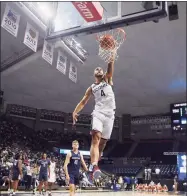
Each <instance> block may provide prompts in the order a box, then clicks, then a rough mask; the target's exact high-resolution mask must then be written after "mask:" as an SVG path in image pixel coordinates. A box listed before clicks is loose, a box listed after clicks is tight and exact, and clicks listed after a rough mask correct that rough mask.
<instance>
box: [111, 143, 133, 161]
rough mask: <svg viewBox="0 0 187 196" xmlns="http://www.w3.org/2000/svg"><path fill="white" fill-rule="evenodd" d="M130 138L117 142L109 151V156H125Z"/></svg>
mask: <svg viewBox="0 0 187 196" xmlns="http://www.w3.org/2000/svg"><path fill="white" fill-rule="evenodd" d="M132 143H133V142H132V140H126V141H124V143H122V144H117V145H116V146H115V147H114V148H113V149H112V151H111V152H110V153H109V155H108V156H109V157H125V156H126V154H127V152H128V151H129V149H130V147H131V145H132Z"/></svg>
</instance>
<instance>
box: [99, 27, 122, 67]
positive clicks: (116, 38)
mask: <svg viewBox="0 0 187 196" xmlns="http://www.w3.org/2000/svg"><path fill="white" fill-rule="evenodd" d="M104 36H112V38H113V43H112V45H110V46H108V47H106V48H109V49H104V48H102V47H101V44H100V42H101V40H102V38H103V37H104ZM125 39H126V33H125V31H124V30H123V29H121V28H117V29H112V30H110V31H105V32H101V33H97V38H96V40H97V41H98V42H99V54H98V55H99V56H100V57H101V59H102V60H104V61H105V62H106V63H109V62H110V61H111V56H113V55H114V54H115V59H114V60H117V58H118V55H117V50H118V49H119V47H120V46H121V44H122V43H123V42H124V41H125ZM106 45H107V42H106Z"/></svg>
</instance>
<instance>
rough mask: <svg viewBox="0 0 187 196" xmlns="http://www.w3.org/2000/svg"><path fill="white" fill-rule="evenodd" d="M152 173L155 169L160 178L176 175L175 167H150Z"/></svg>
mask: <svg viewBox="0 0 187 196" xmlns="http://www.w3.org/2000/svg"><path fill="white" fill-rule="evenodd" d="M150 167H151V169H152V171H154V170H155V169H156V168H159V169H160V176H161V177H162V178H168V177H171V176H172V177H173V176H175V175H176V174H177V166H176V165H169V164H168V165H150Z"/></svg>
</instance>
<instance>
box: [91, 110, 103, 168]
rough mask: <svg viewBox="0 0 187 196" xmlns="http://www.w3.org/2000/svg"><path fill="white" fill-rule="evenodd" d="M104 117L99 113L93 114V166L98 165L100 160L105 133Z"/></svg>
mask: <svg viewBox="0 0 187 196" xmlns="http://www.w3.org/2000/svg"><path fill="white" fill-rule="evenodd" d="M102 121H103V115H102V114H100V113H99V112H95V111H94V112H93V117H92V132H91V134H92V141H91V148H90V157H91V164H92V165H97V164H98V160H99V143H100V140H101V135H102V131H103V122H102Z"/></svg>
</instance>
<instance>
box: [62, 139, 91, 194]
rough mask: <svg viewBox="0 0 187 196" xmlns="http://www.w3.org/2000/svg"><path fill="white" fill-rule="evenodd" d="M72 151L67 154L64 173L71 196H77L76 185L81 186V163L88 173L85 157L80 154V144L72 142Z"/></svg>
mask: <svg viewBox="0 0 187 196" xmlns="http://www.w3.org/2000/svg"><path fill="white" fill-rule="evenodd" d="M72 148H73V149H72V150H71V151H70V152H69V153H68V154H67V156H66V160H65V163H64V171H65V174H66V180H67V183H69V191H70V196H74V195H75V190H76V185H79V174H80V172H79V171H80V167H81V163H82V166H83V168H84V170H85V171H88V168H87V166H86V163H85V161H84V158H83V156H82V155H81V154H80V152H79V143H78V141H77V140H74V141H73V142H72Z"/></svg>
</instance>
